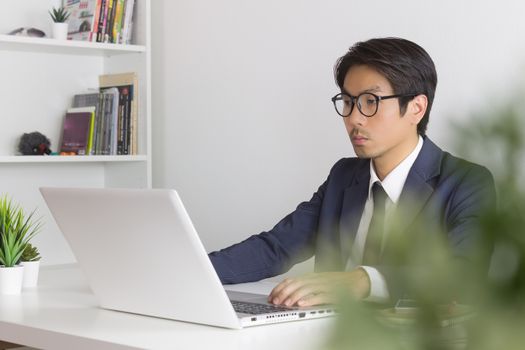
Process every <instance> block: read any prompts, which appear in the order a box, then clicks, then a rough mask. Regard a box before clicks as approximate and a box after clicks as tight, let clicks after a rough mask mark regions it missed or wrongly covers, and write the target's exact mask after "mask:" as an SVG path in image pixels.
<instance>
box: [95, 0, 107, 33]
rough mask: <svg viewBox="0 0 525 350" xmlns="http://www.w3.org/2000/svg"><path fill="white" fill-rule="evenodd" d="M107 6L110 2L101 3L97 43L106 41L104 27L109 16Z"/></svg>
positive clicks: (105, 0)
mask: <svg viewBox="0 0 525 350" xmlns="http://www.w3.org/2000/svg"><path fill="white" fill-rule="evenodd" d="M107 6H108V0H101V3H100V16H99V20H98V30H97V41H98V42H103V41H104V27H105V25H106V16H107V9H108V8H107Z"/></svg>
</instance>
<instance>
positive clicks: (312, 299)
mask: <svg viewBox="0 0 525 350" xmlns="http://www.w3.org/2000/svg"><path fill="white" fill-rule="evenodd" d="M332 303H334V298H333V295H332V294H330V293H324V292H321V293H318V294H309V295H307V296H305V297H303V298H301V299H300V300H298V301H297V305H298V306H314V305H321V304H332Z"/></svg>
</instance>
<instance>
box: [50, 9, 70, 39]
mask: <svg viewBox="0 0 525 350" xmlns="http://www.w3.org/2000/svg"><path fill="white" fill-rule="evenodd" d="M49 15H50V16H51V19H52V20H53V38H55V39H59V40H67V30H68V24H67V23H66V21H67V19H68V18H69V12H68V11H67V10H66V9H65V8H64V7H59V8H56V7H53V9H52V10H51V11H49Z"/></svg>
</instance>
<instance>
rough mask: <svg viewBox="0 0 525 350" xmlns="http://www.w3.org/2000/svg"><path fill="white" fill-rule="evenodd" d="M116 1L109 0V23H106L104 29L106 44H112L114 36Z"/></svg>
mask: <svg viewBox="0 0 525 350" xmlns="http://www.w3.org/2000/svg"><path fill="white" fill-rule="evenodd" d="M115 3H116V0H108V14H107V21H106V27H105V28H104V42H105V43H110V42H111V36H112V35H113V33H112V31H113V20H114V18H115V12H114V11H113V10H114V6H115Z"/></svg>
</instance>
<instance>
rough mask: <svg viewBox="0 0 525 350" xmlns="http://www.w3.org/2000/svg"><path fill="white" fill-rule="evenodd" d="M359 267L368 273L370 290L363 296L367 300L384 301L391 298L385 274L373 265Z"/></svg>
mask: <svg viewBox="0 0 525 350" xmlns="http://www.w3.org/2000/svg"><path fill="white" fill-rule="evenodd" d="M358 269H361V270H363V272H364V273H365V274H366V275H367V278H368V283H369V290H368V293H367V295H366V296H365V297H364V298H363V299H365V300H367V301H372V302H378V303H384V302H388V301H389V300H390V293H389V292H388V286H387V284H386V280H385V278H384V277H383V275H382V274H381V273H380V272H379V271H378V270H377V269H375V268H373V267H371V266H359V267H358Z"/></svg>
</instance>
